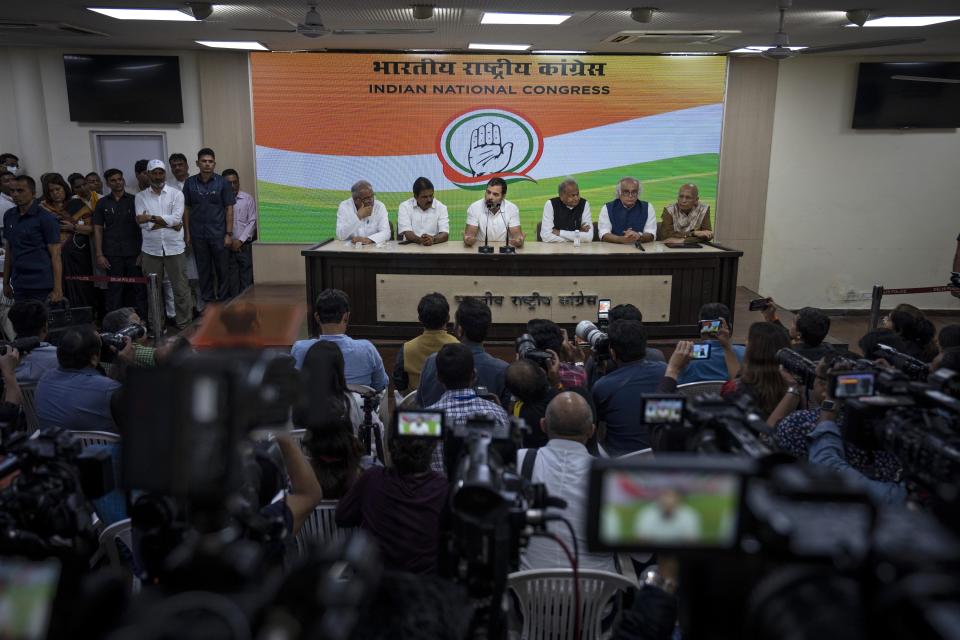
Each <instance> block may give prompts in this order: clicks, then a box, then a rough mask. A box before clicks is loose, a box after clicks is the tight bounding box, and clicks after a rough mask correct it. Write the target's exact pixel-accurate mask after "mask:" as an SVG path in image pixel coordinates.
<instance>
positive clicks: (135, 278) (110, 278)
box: [64, 276, 147, 284]
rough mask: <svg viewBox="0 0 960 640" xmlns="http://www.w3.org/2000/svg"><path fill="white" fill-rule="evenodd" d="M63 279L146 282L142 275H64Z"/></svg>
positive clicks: (125, 282)
mask: <svg viewBox="0 0 960 640" xmlns="http://www.w3.org/2000/svg"><path fill="white" fill-rule="evenodd" d="M64 280H77V281H80V282H120V283H123V284H147V279H146V278H144V277H143V276H66V277H65V278H64Z"/></svg>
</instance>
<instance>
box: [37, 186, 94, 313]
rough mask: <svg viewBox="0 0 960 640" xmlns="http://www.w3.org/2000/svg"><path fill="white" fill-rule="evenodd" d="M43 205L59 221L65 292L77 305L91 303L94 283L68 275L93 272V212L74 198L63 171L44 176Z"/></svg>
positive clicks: (81, 274)
mask: <svg viewBox="0 0 960 640" xmlns="http://www.w3.org/2000/svg"><path fill="white" fill-rule="evenodd" d="M45 178H46V180H45V181H44V183H43V198H42V199H41V201H40V206H41V207H43V208H44V209H46V210H47V211H49V212H50V213H52V214H53V215H55V216H56V217H57V219H58V220H59V221H60V243H61V245H62V246H61V250H60V256H61V260H62V262H63V278H64V282H63V294H64V296H65V297H66V298H67V300H68V301H69V303H70V305H71V306H74V307H92V306H94V304H95V302H96V300H95V296H94V291H93V283H91V282H79V281H76V280H67V278H68V277H69V276H90V275H93V256H92V255H91V253H90V237H91V235H92V234H93V225H92V217H93V212H92V211H90V208H89V207H87V205H85V204H84V203H83V201H82V200H80V199H77V198H73V197H71V196H72V193H71V191H70V187H69V186H68V185H67V182H66V181H65V180H64V179H63V176H61V175H60V174H49V175H46V176H45Z"/></svg>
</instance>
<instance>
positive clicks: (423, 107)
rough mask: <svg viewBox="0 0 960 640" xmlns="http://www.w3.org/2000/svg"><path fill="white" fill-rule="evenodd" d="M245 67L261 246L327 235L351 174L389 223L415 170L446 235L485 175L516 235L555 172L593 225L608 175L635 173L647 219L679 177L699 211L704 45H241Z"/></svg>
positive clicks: (712, 130) (710, 180)
mask: <svg viewBox="0 0 960 640" xmlns="http://www.w3.org/2000/svg"><path fill="white" fill-rule="evenodd" d="M251 68H252V81H253V103H254V126H255V131H256V133H255V136H256V145H257V181H258V182H257V189H258V196H259V205H260V240H261V241H264V242H294V243H309V242H316V241H319V240H321V239H325V238H328V237H331V236H333V235H334V228H335V224H336V212H337V205H338V204H339V202H340V201H342V200H344V199H346V198H348V197H349V195H350V193H349V190H350V186H351V185H352V184H353V183H355V182H356V181H358V180H361V179H365V180H368V181H369V182H371V183H372V184H373V187H374V189H375V191H376V196H377V198H378V199H379V200H381V201H383V203H384V204H385V205H386V207H387V210H388V211H389V213H390V219H391V221H393V222H394V223H396V215H397V207H398V206H399V204H400V202H402V201H403V200H406V199H407V198H410V197H411V188H412V185H413V182H414V180H416V179H417V178H418V177H420V176H425V177H427V178H429V179H430V180H431V182H433V184H434V185H435V187H436V196H437V198H438V199H439V200H440V201H442V202H443V203H444V204H445V205H447V207H448V209H449V212H450V237H451V239H459V238H460V237H462V235H463V226H464V222H465V219H466V209H467V207H468V206H469V204H470V203H471V202H473V201H475V200H477V199H479V198H481V197H482V196H483V187H484V185H485V183H486V181H487V180H488V179H489V178H490V177H491V176H494V175H499V176H502V177H504V178H505V179H506V180H507V182H508V184H509V188H508V193H507V199H508V200H510V201H512V202H514V203H515V204H517V205H518V207H519V208H520V212H521V221H522V225H523V228H524V231H525V232H526V233H527V235H528V236H529V237H530V238H531V239H532V237H533V236H532V234H533V232H534V230H535V228H536V224H537V222H539V221H540V217H541V215H542V212H543V206H544V202H545V201H546V200H548V199H549V198H552V197H554V196H556V195H557V186H558V184H559V182H560V181H561V180H563V179H564V178H566V177H573V178H575V179H576V180H577V181H578V183H579V186H580V194H581V196H582V197H584V198H586V199H587V200H588V201H589V202H590V205H591V209H592V212H593V218H594V220H596V218H597V215H598V214H599V211H600V208H601V206H602V205H603V204H604V203H605V202H608V201H610V200H612V199H613V198H614V197H615V196H614V189H615V187H616V183H617V180H618V179H619V178H621V177H623V176H635V177H637V178H638V179H640V181H641V182H642V183H643V192H642V194H641V196H640V197H641V199H643V200H646V201H648V202H650V203H652V204H653V206H654V208H655V210H656V211H657V216H658V218H659V216H660V212H661V210H662V209H663V207H665V206H667V205H669V204H671V203H672V202H674V201H675V198H676V193H677V189H678V187H679V186H680V185H682V184H684V183H687V182H693V183H695V184H696V185H697V186H698V187H699V189H700V199H701V201H703V202H706V203H708V204H710V205H711V217H712V213H713V209H714V206H713V205H714V203H715V199H716V190H717V168H718V166H719V152H720V128H721V122H722V118H723V95H724V79H725V73H726V60H725V58H722V57H719V56H718V57H696V56H588V55H585V56H576V55H563V56H559V55H549V56H548V55H526V54H524V55H507V54H504V55H439V54H438V55H434V54H404V53H370V54H367V53H364V54H359V53H254V54H252V55H251ZM477 132H479V135H476V134H477ZM721 215H722V214H721Z"/></svg>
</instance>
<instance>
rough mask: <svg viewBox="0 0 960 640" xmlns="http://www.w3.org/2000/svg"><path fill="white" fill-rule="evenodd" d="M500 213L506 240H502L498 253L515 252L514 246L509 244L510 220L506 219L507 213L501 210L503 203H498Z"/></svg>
mask: <svg viewBox="0 0 960 640" xmlns="http://www.w3.org/2000/svg"><path fill="white" fill-rule="evenodd" d="M500 213H501V214H502V215H503V216H504V217H503V227H504V229H506V240H504V242H503V246H502V247H500V253H506V254H515V253H516V252H517V249H516V247H513V246H511V245H510V221H509V220H507V218H506V216H507V214H506V213H504V212H503V204H502V203H501V204H500Z"/></svg>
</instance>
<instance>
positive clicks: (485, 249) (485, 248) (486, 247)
mask: <svg viewBox="0 0 960 640" xmlns="http://www.w3.org/2000/svg"><path fill="white" fill-rule="evenodd" d="M483 204H484V205H486V204H487V203H486V202H484V203H483ZM489 231H490V211H489V210H487V216H486V222H485V224H484V226H483V245H482V246H479V247H477V252H478V253H483V254H490V253H493V247H491V246H490V233H489Z"/></svg>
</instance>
